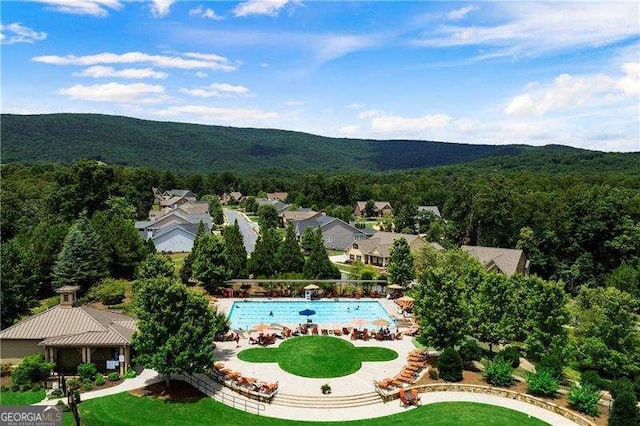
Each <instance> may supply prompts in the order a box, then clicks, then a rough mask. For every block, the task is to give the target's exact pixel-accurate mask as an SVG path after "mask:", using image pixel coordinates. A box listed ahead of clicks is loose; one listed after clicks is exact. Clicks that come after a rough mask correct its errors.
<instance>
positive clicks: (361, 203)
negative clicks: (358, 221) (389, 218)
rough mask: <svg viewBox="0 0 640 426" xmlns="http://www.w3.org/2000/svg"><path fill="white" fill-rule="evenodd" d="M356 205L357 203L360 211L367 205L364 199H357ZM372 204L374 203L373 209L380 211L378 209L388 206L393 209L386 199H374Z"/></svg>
mask: <svg viewBox="0 0 640 426" xmlns="http://www.w3.org/2000/svg"><path fill="white" fill-rule="evenodd" d="M357 205H358V209H359V210H360V211H362V210H364V208H365V207H366V206H367V202H366V201H358V202H357ZM373 205H374V209H375V211H380V210H382V209H384V208H385V207H388V208H390V209H391V210H393V209H392V208H391V204H389V202H388V201H374V203H373Z"/></svg>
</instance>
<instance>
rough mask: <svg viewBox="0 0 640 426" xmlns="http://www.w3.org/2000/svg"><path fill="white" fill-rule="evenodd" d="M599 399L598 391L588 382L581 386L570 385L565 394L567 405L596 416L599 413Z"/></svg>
mask: <svg viewBox="0 0 640 426" xmlns="http://www.w3.org/2000/svg"><path fill="white" fill-rule="evenodd" d="M599 400H600V391H598V389H597V388H596V387H595V386H593V385H590V384H588V383H585V384H583V385H582V386H577V385H571V387H570V388H569V393H568V394H567V401H568V402H569V406H570V407H571V408H573V409H575V410H577V411H579V412H581V413H584V414H588V415H589V416H597V415H598V414H599V413H600V411H599V410H598V401H599Z"/></svg>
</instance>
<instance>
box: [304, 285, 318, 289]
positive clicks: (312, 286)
mask: <svg viewBox="0 0 640 426" xmlns="http://www.w3.org/2000/svg"><path fill="white" fill-rule="evenodd" d="M303 288H304V289H305V290H320V287H318V286H317V285H315V284H309V285H307V286H305V287H303Z"/></svg>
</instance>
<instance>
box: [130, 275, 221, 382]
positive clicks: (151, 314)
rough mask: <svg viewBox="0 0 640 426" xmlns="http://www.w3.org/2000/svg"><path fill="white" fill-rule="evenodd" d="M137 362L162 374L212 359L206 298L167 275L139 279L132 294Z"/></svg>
mask: <svg viewBox="0 0 640 426" xmlns="http://www.w3.org/2000/svg"><path fill="white" fill-rule="evenodd" d="M134 306H135V311H136V314H137V316H138V319H139V321H138V326H137V327H138V331H137V332H136V333H135V334H134V336H133V342H132V344H133V347H134V348H135V350H136V358H135V360H136V362H138V363H140V364H142V365H143V366H145V367H147V368H152V369H154V370H156V371H157V372H159V373H160V374H163V375H165V377H166V381H167V386H168V385H169V376H170V375H171V374H179V373H187V374H193V373H199V372H202V371H204V370H205V369H207V368H209V367H210V366H211V363H212V362H213V359H214V355H213V336H214V335H215V334H216V332H217V330H216V329H215V324H217V322H216V321H215V320H214V314H213V312H212V311H211V310H210V309H209V301H208V300H207V298H206V297H205V296H204V295H202V294H199V293H196V292H195V291H193V290H189V289H188V288H187V287H185V286H184V285H182V284H179V283H176V282H174V281H172V280H169V279H166V278H157V279H153V280H144V281H141V285H140V287H139V289H138V290H137V291H136V295H135V305H134Z"/></svg>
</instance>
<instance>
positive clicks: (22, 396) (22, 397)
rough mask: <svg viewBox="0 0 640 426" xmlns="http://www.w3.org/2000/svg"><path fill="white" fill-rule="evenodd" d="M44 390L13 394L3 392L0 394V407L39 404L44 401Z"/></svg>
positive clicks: (11, 392)
mask: <svg viewBox="0 0 640 426" xmlns="http://www.w3.org/2000/svg"><path fill="white" fill-rule="evenodd" d="M44 396H45V392H44V389H40V390H38V391H27V392H13V391H4V392H2V393H0V405H29V404H35V403H36V402H40V401H42V400H43V399H44Z"/></svg>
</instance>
